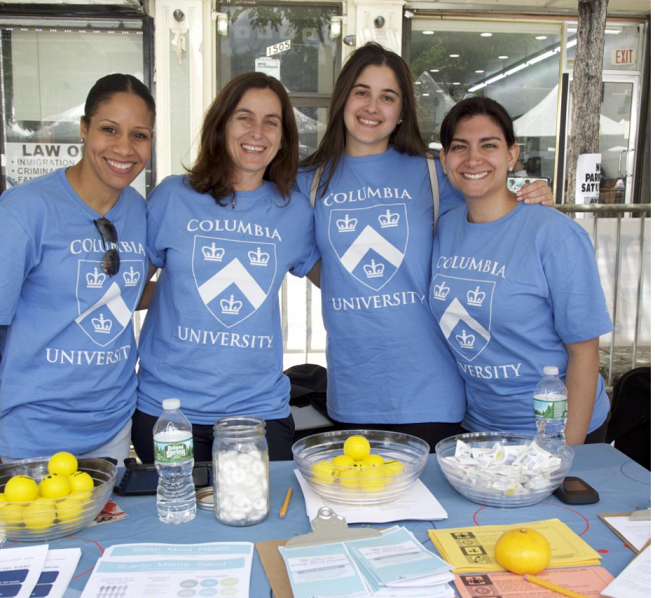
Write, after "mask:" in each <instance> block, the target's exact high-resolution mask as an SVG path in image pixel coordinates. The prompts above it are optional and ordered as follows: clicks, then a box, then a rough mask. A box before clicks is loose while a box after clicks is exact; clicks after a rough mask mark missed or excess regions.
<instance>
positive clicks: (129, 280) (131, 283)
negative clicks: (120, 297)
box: [123, 266, 141, 287]
mask: <svg viewBox="0 0 655 598" xmlns="http://www.w3.org/2000/svg"><path fill="white" fill-rule="evenodd" d="M140 278H141V273H140V272H137V271H136V270H135V269H134V266H130V271H129V272H123V280H124V281H125V286H126V287H135V286H136V285H137V284H138V282H139V279H140Z"/></svg>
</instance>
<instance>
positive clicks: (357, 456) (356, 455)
mask: <svg viewBox="0 0 655 598" xmlns="http://www.w3.org/2000/svg"><path fill="white" fill-rule="evenodd" d="M343 452H344V453H345V454H346V455H348V456H349V457H352V458H353V459H354V460H355V461H361V460H362V459H363V458H364V457H366V455H368V454H369V453H370V452H371V445H370V444H369V443H368V440H366V438H364V437H363V436H359V435H355V436H349V437H348V439H347V440H346V442H345V443H344V445H343Z"/></svg>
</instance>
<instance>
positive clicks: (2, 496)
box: [0, 492, 7, 502]
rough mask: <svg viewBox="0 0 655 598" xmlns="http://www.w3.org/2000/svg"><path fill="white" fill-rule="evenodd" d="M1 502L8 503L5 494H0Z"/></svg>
mask: <svg viewBox="0 0 655 598" xmlns="http://www.w3.org/2000/svg"><path fill="white" fill-rule="evenodd" d="M0 502H7V499H6V498H5V493H4V492H0Z"/></svg>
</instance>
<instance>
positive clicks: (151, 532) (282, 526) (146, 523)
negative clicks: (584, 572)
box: [51, 444, 650, 598]
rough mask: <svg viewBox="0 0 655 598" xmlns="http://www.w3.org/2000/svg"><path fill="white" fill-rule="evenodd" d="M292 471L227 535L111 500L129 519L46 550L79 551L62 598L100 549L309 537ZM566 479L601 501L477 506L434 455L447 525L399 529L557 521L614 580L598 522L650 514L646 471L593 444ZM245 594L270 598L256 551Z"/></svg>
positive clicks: (615, 561) (74, 589)
mask: <svg viewBox="0 0 655 598" xmlns="http://www.w3.org/2000/svg"><path fill="white" fill-rule="evenodd" d="M293 469H294V464H293V462H289V461H287V462H277V463H271V467H270V476H271V513H270V515H269V516H268V518H267V520H266V521H264V522H263V523H261V524H259V525H256V526H253V527H245V528H233V527H227V526H224V525H221V524H220V523H218V521H216V519H215V517H214V514H213V512H210V511H203V510H198V514H197V516H196V518H195V519H194V520H193V521H192V522H190V523H186V524H182V525H165V524H163V523H160V522H159V520H158V519H157V512H156V507H155V498H154V496H145V497H130V498H126V497H120V496H114V499H115V501H116V502H117V503H118V505H119V506H120V507H121V508H122V509H123V510H124V511H126V512H127V513H128V515H129V519H125V520H123V521H119V522H115V523H109V524H106V525H100V526H96V527H92V528H87V529H85V530H83V531H82V532H81V533H80V534H78V537H77V538H66V539H62V540H58V541H56V542H52V543H51V547H52V548H68V547H71V546H79V547H80V548H81V549H82V559H81V560H80V564H79V566H78V569H77V571H76V575H75V578H74V579H73V581H72V582H71V584H70V588H69V591H68V592H67V594H66V598H69V597H70V598H73V597H74V596H79V593H80V592H81V590H82V589H83V588H84V586H85V584H86V582H87V580H88V577H89V574H90V571H91V569H92V568H93V566H94V565H95V562H96V560H97V558H98V557H99V556H100V554H101V550H102V549H104V548H106V547H108V546H111V545H112V544H124V543H130V542H162V543H175V544H190V543H199V542H217V541H226V542H230V541H241V542H243V541H250V542H254V543H257V542H260V541H262V540H276V539H283V538H290V537H292V536H293V535H294V534H306V533H309V532H310V531H311V526H310V524H309V519H308V518H307V515H306V513H305V504H304V500H303V498H302V492H301V490H300V487H299V486H298V483H297V481H296V479H295V476H294V474H293ZM569 475H573V476H578V477H580V478H582V479H583V480H585V481H586V482H587V483H589V484H590V485H591V486H593V487H594V488H595V489H596V490H597V491H598V493H599V494H600V502H598V503H596V504H594V505H586V506H570V505H564V504H563V503H561V502H560V501H559V500H558V499H557V498H555V497H550V498H549V499H547V500H546V501H544V502H542V503H540V504H538V505H535V506H532V507H524V508H520V509H497V508H492V507H482V506H481V505H478V504H475V503H472V502H469V501H468V500H466V499H464V498H463V497H462V496H460V495H459V494H458V493H457V492H455V490H454V489H453V488H452V487H451V486H450V484H449V483H448V482H447V481H446V479H445V478H444V476H443V474H442V473H441V470H440V468H439V465H438V463H437V459H436V456H435V455H434V454H431V455H430V457H429V460H428V464H427V466H426V468H425V471H424V472H423V475H422V476H421V479H422V480H423V482H424V483H425V484H426V485H427V487H428V488H429V489H430V490H431V491H432V493H433V494H434V495H435V496H436V497H437V499H438V500H439V502H441V504H442V505H443V506H444V508H445V509H446V511H447V512H448V519H446V520H443V521H435V522H431V521H407V522H404V525H406V527H407V528H408V529H410V530H411V531H412V532H413V533H414V534H415V535H416V537H417V538H418V539H419V541H421V542H424V544H425V545H426V546H427V547H428V548H430V549H431V550H435V549H434V546H433V544H432V542H431V541H430V540H429V539H428V537H427V530H428V529H431V528H451V527H463V526H472V525H476V524H477V525H492V524H508V523H523V522H530V521H538V520H542V519H552V518H558V519H560V520H561V521H563V522H564V523H566V524H567V525H568V526H569V527H570V528H571V529H573V530H574V531H575V532H576V533H577V534H579V535H581V536H582V538H583V539H584V540H586V542H587V543H588V544H590V545H591V547H592V548H594V549H595V550H597V551H599V552H600V553H601V554H602V565H603V566H604V567H605V568H606V569H607V570H609V572H610V573H612V574H613V575H614V576H616V575H617V574H618V573H619V572H620V571H622V570H623V568H624V567H625V566H626V565H627V564H628V562H629V561H630V560H631V559H632V558H633V557H634V553H633V552H632V551H631V550H630V549H629V548H627V547H625V546H624V544H623V542H622V541H621V539H620V538H619V537H618V536H616V535H615V534H614V533H613V532H612V531H611V530H610V529H609V528H608V527H607V526H606V525H605V524H604V523H603V522H602V521H601V520H600V519H599V518H598V515H599V514H600V513H616V512H627V511H630V512H632V511H634V510H635V509H637V508H640V509H642V508H646V507H649V506H650V472H649V471H647V470H646V469H644V468H643V467H641V466H640V465H638V464H637V463H635V462H634V461H632V460H631V459H630V458H629V457H626V456H625V455H624V454H623V453H621V452H619V451H617V450H616V449H614V448H613V447H611V446H610V445H607V444H597V445H588V446H579V447H576V448H575V459H574V462H573V468H572V469H571V473H570V474H569ZM289 487H292V488H293V491H294V492H293V498H292V500H291V504H290V506H289V511H288V513H287V516H286V518H285V519H280V518H279V517H278V513H277V511H278V509H279V508H280V506H281V504H282V501H283V500H284V496H285V494H286V491H287V489H288V488H289ZM379 527H384V526H379ZM250 587H251V592H250V594H251V596H253V597H255V598H265V597H267V596H269V592H270V586H269V584H268V580H267V578H266V575H265V573H264V570H263V568H262V565H261V563H260V561H259V557H258V555H257V553H256V552H255V556H254V561H253V568H252V578H251V586H250Z"/></svg>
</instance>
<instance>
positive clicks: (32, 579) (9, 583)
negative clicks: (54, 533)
mask: <svg viewBox="0 0 655 598" xmlns="http://www.w3.org/2000/svg"><path fill="white" fill-rule="evenodd" d="M47 556H48V545H47V544H40V545H38V546H26V547H24V548H5V549H4V550H0V587H1V588H2V594H1V595H2V596H13V597H14V598H30V596H31V595H32V592H33V590H34V587H35V586H36V582H37V581H38V580H39V576H40V575H41V571H43V565H44V563H45V561H46V558H47Z"/></svg>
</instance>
